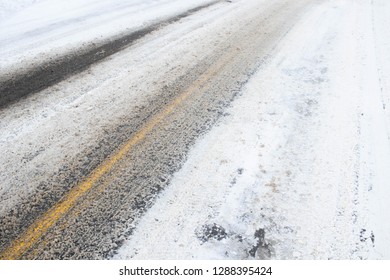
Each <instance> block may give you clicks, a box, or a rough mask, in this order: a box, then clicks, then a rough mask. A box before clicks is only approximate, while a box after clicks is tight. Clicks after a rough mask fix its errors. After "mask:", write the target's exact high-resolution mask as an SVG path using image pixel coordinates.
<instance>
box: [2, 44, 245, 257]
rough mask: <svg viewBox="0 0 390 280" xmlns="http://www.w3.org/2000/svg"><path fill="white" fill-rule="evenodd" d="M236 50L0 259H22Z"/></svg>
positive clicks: (27, 231)
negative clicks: (81, 198)
mask: <svg viewBox="0 0 390 280" xmlns="http://www.w3.org/2000/svg"><path fill="white" fill-rule="evenodd" d="M236 52H237V50H236V49H235V48H231V50H230V51H227V52H226V55H225V56H223V57H222V58H221V59H220V60H219V61H218V62H217V63H216V64H214V65H213V66H211V67H210V68H209V69H208V70H207V71H206V72H205V73H203V74H202V75H201V76H200V77H199V78H198V79H197V80H196V81H195V82H194V83H193V84H192V85H191V86H189V87H188V88H187V89H186V90H185V91H184V92H183V93H182V94H180V95H179V96H178V97H176V98H175V99H174V100H173V101H172V102H171V103H170V104H169V105H168V106H167V107H166V108H165V110H163V111H162V112H161V113H159V114H157V115H156V116H155V117H153V118H152V119H151V120H150V121H149V122H148V123H146V124H145V126H143V127H142V128H141V129H140V130H139V131H138V132H136V133H135V134H134V135H133V136H132V137H131V138H130V139H129V140H128V141H127V142H126V143H125V144H124V145H123V146H121V148H119V149H118V150H117V152H116V153H114V154H113V155H111V156H110V157H108V158H107V159H106V160H104V161H103V162H102V163H101V164H100V165H99V166H98V167H97V168H96V169H95V170H94V171H92V172H91V174H89V175H88V177H87V178H85V180H84V181H83V182H81V183H80V184H79V185H76V186H75V187H73V188H72V189H71V190H70V191H69V192H68V193H67V194H66V195H65V196H64V197H63V198H62V199H61V200H60V201H59V202H58V203H57V204H55V205H54V206H53V207H52V208H50V209H49V210H48V211H47V212H45V213H44V214H43V215H42V216H41V217H39V218H38V219H37V220H36V221H35V222H33V223H32V224H31V225H30V226H29V227H28V228H27V230H26V231H25V232H24V233H23V234H22V235H21V236H20V237H18V238H17V239H16V240H14V241H13V242H12V243H11V245H10V246H9V247H8V248H6V249H5V250H4V251H3V252H2V253H0V259H5V260H11V259H20V258H21V257H22V256H23V254H24V253H26V252H27V251H28V250H29V249H30V248H32V247H33V246H34V244H35V243H37V242H38V240H39V239H40V238H41V237H42V236H43V235H44V234H45V233H46V232H47V231H48V230H49V229H50V228H51V227H53V226H54V225H55V224H56V223H57V222H58V220H59V219H61V218H62V217H63V216H65V215H66V214H67V213H68V212H69V211H70V209H71V208H73V207H74V206H75V205H76V203H77V201H78V199H79V198H80V197H82V196H83V195H84V194H86V193H87V192H88V191H89V190H91V189H92V187H93V186H94V185H95V184H96V183H97V182H98V181H99V180H100V179H101V178H102V177H103V176H104V175H105V174H107V173H108V172H110V170H112V169H113V167H114V165H115V164H116V163H117V162H118V161H120V160H121V159H122V158H124V157H125V155H126V154H127V153H128V152H129V151H130V150H131V149H132V148H133V147H134V146H135V145H136V144H138V143H139V142H140V141H142V140H143V139H144V138H145V137H146V135H147V134H148V133H149V132H151V131H152V130H153V129H154V127H156V126H157V125H158V124H159V123H160V122H162V121H163V120H164V119H165V118H166V117H167V116H168V115H170V114H171V113H172V112H173V111H174V110H175V108H177V107H178V106H179V105H180V104H182V103H183V101H185V100H186V99H187V98H188V97H189V96H190V95H191V94H193V93H194V92H195V91H196V90H197V89H200V88H201V87H202V86H203V85H204V84H205V83H206V82H207V81H208V80H209V79H210V78H211V77H212V76H214V75H216V74H217V73H218V72H219V70H220V69H221V68H223V66H224V65H225V64H226V63H227V62H228V61H229V60H231V59H232V58H233V57H234V55H235V54H236Z"/></svg>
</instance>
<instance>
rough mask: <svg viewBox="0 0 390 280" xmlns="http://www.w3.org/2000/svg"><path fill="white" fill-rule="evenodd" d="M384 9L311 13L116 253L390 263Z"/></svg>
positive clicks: (352, 7) (348, 5)
mask: <svg viewBox="0 0 390 280" xmlns="http://www.w3.org/2000/svg"><path fill="white" fill-rule="evenodd" d="M389 11H390V2H389V1H384V0H376V1H372V2H371V1H363V0H359V1H323V3H321V4H320V5H318V6H315V8H314V9H312V10H309V11H308V12H307V13H306V16H305V17H303V18H302V19H301V21H300V22H299V23H298V24H297V25H295V26H294V27H293V28H292V30H291V31H290V32H289V33H288V34H287V35H286V37H285V38H284V39H283V40H282V41H281V42H280V44H279V45H278V47H277V48H276V49H275V50H274V53H273V54H272V55H271V56H270V57H269V58H268V60H267V61H266V62H265V63H264V64H263V66H262V67H261V68H260V69H259V70H258V71H257V73H255V74H254V75H253V77H252V78H251V80H250V81H249V82H248V84H247V85H246V87H245V89H244V90H243V91H242V94H241V96H240V97H239V98H238V99H237V100H236V101H235V102H234V104H233V105H232V107H231V108H229V109H228V111H227V113H228V115H227V116H225V117H224V118H223V119H222V120H221V121H220V123H219V124H218V125H217V126H216V127H215V128H213V129H212V130H211V131H210V132H209V133H208V134H207V135H205V136H204V137H203V138H202V139H200V140H199V141H198V142H197V144H196V146H195V147H194V148H193V149H192V151H191V153H190V154H189V156H188V160H187V162H186V163H185V165H184V167H183V168H182V169H181V170H180V171H179V172H178V173H177V174H176V175H175V178H174V180H173V181H172V183H171V185H170V187H169V188H168V189H166V190H165V191H164V192H163V193H162V194H161V195H160V197H159V199H158V200H157V202H156V204H155V205H154V206H153V207H152V208H151V209H150V210H149V211H148V213H147V214H146V215H145V216H144V217H143V218H142V219H141V221H140V222H139V224H138V226H137V228H136V229H135V232H134V234H133V235H132V236H131V237H129V239H128V240H127V241H126V242H125V244H124V246H123V247H122V248H121V249H120V251H119V252H118V254H117V255H116V256H115V257H114V258H115V259H121V258H122V259H133V258H134V259H253V258H261V259H390V225H389V223H388V221H389V220H390V209H389V206H388V205H389V203H388V202H389V201H390V190H389V188H388V187H389V185H390V175H389V172H388V168H389V166H390V137H389V136H390V126H389V121H390V118H389V116H390V115H389V113H388V112H389V107H388V105H389V100H390V99H389V98H390V94H389V81H390V72H389V63H388V61H390V60H389V58H390V53H389V48H388V46H389V43H390V41H389V38H390V36H384V35H385V34H387V33H388V32H389V29H388V26H389V25H388V21H389V19H388V16H386V15H388V14H389ZM388 35H390V34H388Z"/></svg>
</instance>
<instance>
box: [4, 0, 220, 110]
mask: <svg viewBox="0 0 390 280" xmlns="http://www.w3.org/2000/svg"><path fill="white" fill-rule="evenodd" d="M219 2H221V0H216V1H213V2H211V3H208V4H205V5H202V6H199V7H196V8H193V9H190V10H188V11H186V12H184V13H182V14H179V15H176V16H173V17H171V18H168V19H166V20H163V21H161V22H158V23H154V24H151V25H149V26H146V27H144V28H142V29H140V30H137V31H133V32H131V33H129V34H124V35H121V36H119V37H116V38H113V39H111V40H109V41H108V42H104V43H102V44H100V45H95V46H93V47H90V48H88V49H84V50H80V51H78V52H75V53H67V54H64V55H62V56H60V57H58V58H55V59H53V60H50V61H46V62H44V63H43V64H41V65H38V66H36V67H35V68H34V69H32V70H29V71H28V72H23V71H20V72H18V73H15V74H12V75H10V77H0V108H1V107H4V106H6V105H8V104H10V103H12V102H15V101H17V100H19V99H20V98H22V97H24V96H27V95H29V94H32V93H35V92H38V91H41V90H43V89H45V88H47V87H49V86H52V85H54V84H56V83H58V82H60V81H62V80H64V79H66V78H68V77H70V76H72V75H75V74H78V73H80V72H82V71H84V70H86V69H87V68H88V67H89V66H91V65H92V64H94V63H97V62H99V61H101V60H103V59H105V58H107V57H109V56H110V55H113V54H115V53H117V52H119V51H121V50H123V49H124V48H126V47H128V46H130V45H132V44H134V42H135V41H137V40H139V39H141V38H142V37H144V36H146V35H147V34H150V33H151V32H153V31H155V30H157V29H159V28H161V27H162V26H166V25H168V24H172V23H175V22H177V21H179V20H181V19H183V18H185V17H188V16H190V15H192V14H194V13H196V12H198V11H200V10H202V9H205V8H208V7H210V6H212V5H214V4H216V3H219Z"/></svg>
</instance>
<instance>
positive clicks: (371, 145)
mask: <svg viewBox="0 0 390 280" xmlns="http://www.w3.org/2000/svg"><path fill="white" fill-rule="evenodd" d="M32 2H34V1H27V0H26V1H25V2H24V5H27V6H24V5H22V4H23V1H20V3H21V4H20V6H18V5H17V3H19V2H18V1H16V2H9V3H14V4H13V5H14V6H12V5H7V3H8V2H7V1H4V4H3V6H4V7H7V9H8V10H7V11H8V12H7V13H6V12H2V13H0V26H1V27H2V31H1V33H0V42H1V46H2V47H1V50H0V54H1V55H2V60H1V69H0V74H1V75H2V76H1V79H2V80H1V79H0V82H1V81H4V80H6V79H8V78H9V77H10V76H12V75H20V73H22V74H23V75H25V74H26V73H27V74H28V73H31V70H32V69H40V68H39V67H41V68H42V65H47V64H45V63H47V61H49V60H56V59H57V58H58V57H63V54H64V53H65V54H74V53H78V54H80V53H81V54H83V50H84V49H85V48H89V49H90V48H91V46H93V45H94V44H95V45H97V46H98V47H99V46H102V45H104V44H106V43H107V42H112V40H113V39H112V38H121V36H127V35H128V34H132V32H136V31H137V30H140V29H142V28H145V27H148V26H153V28H152V29H151V30H150V31H149V32H147V33H145V34H143V35H142V36H141V37H138V38H136V39H135V40H133V41H131V43H129V44H126V46H122V47H121V48H120V49H118V50H116V51H115V52H113V53H112V54H110V55H109V56H104V57H101V58H99V59H98V60H96V61H90V62H89V64H88V65H86V66H85V68H83V69H79V70H77V71H73V70H72V75H65V76H62V77H61V78H60V79H58V80H56V81H55V82H48V84H47V85H46V86H45V87H46V88H43V87H42V88H39V89H34V90H31V91H32V92H34V93H32V94H29V95H27V96H25V97H23V98H20V97H18V98H16V99H14V100H13V102H12V103H7V105H4V106H3V107H2V108H1V109H0V151H1V157H0V166H1V172H0V182H1V183H0V257H1V258H3V259H13V258H16V259H102V258H103V259H107V258H114V259H132V258H134V259H390V224H389V223H388V222H387V221H389V220H390V209H389V208H390V206H388V205H389V203H388V202H389V201H390V190H389V187H390V175H389V172H388V169H389V167H390V113H389V108H390V107H389V105H390V104H389V103H390V66H389V65H390V64H389V63H388V61H390V39H389V38H390V34H389V33H390V30H389V28H388V26H390V22H389V21H390V20H389V17H388V15H389V14H390V3H389V1H386V0H373V1H365V0H342V1H339V0H299V1H289V0H277V1H267V0H233V1H195V0H194V1H182V2H185V3H186V4H183V3H182V4H179V1H174V0H171V1H168V0H165V1H163V0H160V1H157V0H156V1H119V0H117V1H102V0H100V1H98V0H88V1H87V0H86V1H85V2H83V1H70V4H69V6H67V10H66V12H63V13H61V17H56V16H55V15H56V13H57V14H58V10H59V11H61V9H60V8H59V7H58V6H56V5H54V4H50V3H49V2H51V3H53V2H55V1H44V0H41V1H40V0H38V1H35V2H36V3H35V4H31V3H32ZM0 3H1V2H0ZM80 3H83V4H80ZM108 3H109V4H108ZM208 4H210V5H208ZM53 5H54V6H53ZM205 5H206V6H205ZM207 5H208V6H207ZM0 7H2V6H1V5H0ZM197 7H201V8H199V9H197ZM194 9H195V10H194ZM56 10H57V12H56ZM191 10H193V12H191V13H187V12H188V11H191ZM11 11H13V14H12V13H11ZM42 11H50V16H49V17H42V16H41V15H42ZM26 15H29V17H30V18H29V17H27V18H29V21H28V20H25V19H26ZM129 15H132V16H129ZM178 15H183V16H180V17H179V18H177V16H178ZM171 18H175V20H173V21H171V20H169V19H171ZM22 19H24V20H25V21H26V22H29V23H30V24H27V25H26V22H23V20H22ZM113 19H115V20H113ZM167 20H168V21H167ZM158 22H164V24H162V25H160V24H158ZM23 23H24V24H23ZM32 23H34V24H32ZM102 26H104V28H102ZM3 27H6V28H5V29H3ZM3 30H4V31H3ZM32 30H34V32H33V31H32ZM38 31H39V32H38ZM10 34H12V36H11V35H10ZM97 38H99V39H97ZM84 53H85V52H84ZM96 62H98V63H96ZM90 64H91V65H90ZM40 71H41V70H40ZM73 72H76V73H73ZM1 94H2V95H3V94H4V92H1ZM6 94H12V91H9V92H7V93H6ZM23 95H25V94H23Z"/></svg>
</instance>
